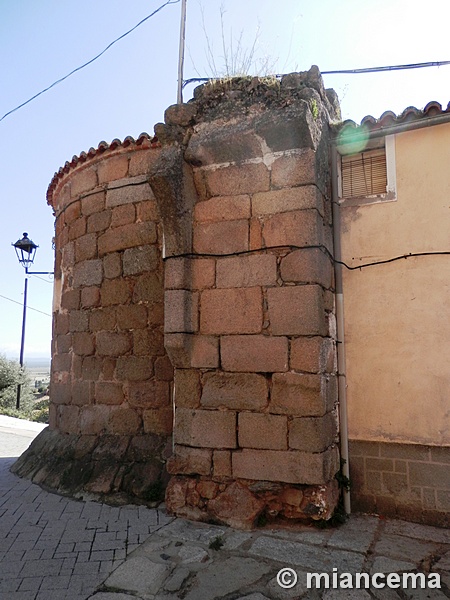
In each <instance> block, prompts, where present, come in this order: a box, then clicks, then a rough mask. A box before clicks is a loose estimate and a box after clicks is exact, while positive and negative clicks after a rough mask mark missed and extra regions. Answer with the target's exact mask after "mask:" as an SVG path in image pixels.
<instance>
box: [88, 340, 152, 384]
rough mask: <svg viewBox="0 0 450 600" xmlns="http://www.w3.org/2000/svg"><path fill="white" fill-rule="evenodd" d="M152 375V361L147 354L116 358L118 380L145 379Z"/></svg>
mask: <svg viewBox="0 0 450 600" xmlns="http://www.w3.org/2000/svg"><path fill="white" fill-rule="evenodd" d="M98 335H100V334H98ZM117 335H119V334H117ZM152 375H153V363H152V360H151V358H150V357H149V356H119V358H118V359H117V366H116V377H117V379H118V380H119V381H145V380H146V379H150V377H151V376H152Z"/></svg>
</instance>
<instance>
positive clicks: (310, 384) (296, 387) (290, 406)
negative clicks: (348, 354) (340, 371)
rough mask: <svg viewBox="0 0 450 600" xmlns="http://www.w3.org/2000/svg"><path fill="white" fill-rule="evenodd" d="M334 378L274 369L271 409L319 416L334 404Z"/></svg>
mask: <svg viewBox="0 0 450 600" xmlns="http://www.w3.org/2000/svg"><path fill="white" fill-rule="evenodd" d="M333 380H334V378H330V379H328V378H327V377H326V376H323V375H303V374H300V373H275V374H274V376H273V378H272V383H273V387H272V398H271V402H270V406H269V410H270V412H271V413H275V414H284V415H293V416H299V417H321V416H323V415H324V414H325V413H326V412H328V410H331V409H332V407H333V405H334V393H335V392H334V387H335V386H334V385H333V383H332V381H333Z"/></svg>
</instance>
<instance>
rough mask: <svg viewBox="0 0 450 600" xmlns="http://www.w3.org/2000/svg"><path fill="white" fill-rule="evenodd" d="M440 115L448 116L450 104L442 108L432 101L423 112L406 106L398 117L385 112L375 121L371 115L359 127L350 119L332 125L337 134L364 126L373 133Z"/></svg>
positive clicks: (388, 111) (389, 111) (392, 113)
mask: <svg viewBox="0 0 450 600" xmlns="http://www.w3.org/2000/svg"><path fill="white" fill-rule="evenodd" d="M440 115H442V116H443V117H444V116H445V115H450V102H449V103H448V104H447V107H446V108H442V105H441V104H439V102H436V101H434V100H433V101H431V102H428V104H427V105H426V106H425V108H424V109H423V110H420V109H418V108H416V107H415V106H408V107H407V108H405V110H404V111H403V112H402V113H401V114H400V115H396V114H395V113H394V112H392V111H391V110H387V111H386V112H384V113H383V114H382V115H381V117H379V118H378V119H376V118H375V117H373V116H372V115H367V116H365V117H364V118H363V119H362V121H361V123H360V124H359V125H358V124H357V123H355V122H354V121H352V120H351V119H348V120H346V121H343V122H342V123H338V124H336V125H334V126H333V129H334V130H335V131H336V132H339V131H341V130H342V129H344V128H346V127H351V126H353V127H355V128H358V127H362V126H364V127H365V128H366V129H368V130H369V132H373V131H378V130H381V129H385V128H387V127H392V126H395V125H401V124H403V123H410V122H412V121H419V120H422V119H427V118H431V117H439V116H440Z"/></svg>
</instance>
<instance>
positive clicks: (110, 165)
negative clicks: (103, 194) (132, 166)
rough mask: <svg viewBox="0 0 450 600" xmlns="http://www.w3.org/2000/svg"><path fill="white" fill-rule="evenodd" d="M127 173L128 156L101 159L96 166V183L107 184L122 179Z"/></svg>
mask: <svg viewBox="0 0 450 600" xmlns="http://www.w3.org/2000/svg"><path fill="white" fill-rule="evenodd" d="M127 173H128V156H113V157H111V158H105V159H103V160H102V161H101V162H100V163H99V165H98V182H99V183H108V181H114V180H115V179H123V178H124V177H126V175H127Z"/></svg>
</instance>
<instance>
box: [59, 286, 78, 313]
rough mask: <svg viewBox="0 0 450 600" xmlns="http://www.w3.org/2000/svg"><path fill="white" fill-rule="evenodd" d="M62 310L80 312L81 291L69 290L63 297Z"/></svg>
mask: <svg viewBox="0 0 450 600" xmlns="http://www.w3.org/2000/svg"><path fill="white" fill-rule="evenodd" d="M61 308H66V309H67V310H78V309H79V308H80V290H67V291H65V292H63V293H62V295H61Z"/></svg>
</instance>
